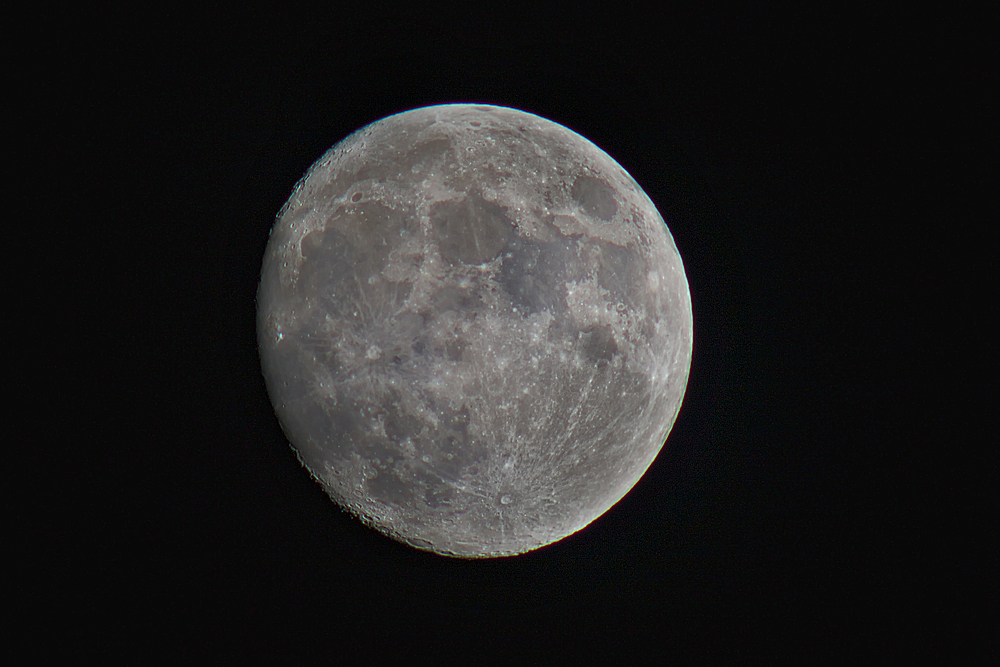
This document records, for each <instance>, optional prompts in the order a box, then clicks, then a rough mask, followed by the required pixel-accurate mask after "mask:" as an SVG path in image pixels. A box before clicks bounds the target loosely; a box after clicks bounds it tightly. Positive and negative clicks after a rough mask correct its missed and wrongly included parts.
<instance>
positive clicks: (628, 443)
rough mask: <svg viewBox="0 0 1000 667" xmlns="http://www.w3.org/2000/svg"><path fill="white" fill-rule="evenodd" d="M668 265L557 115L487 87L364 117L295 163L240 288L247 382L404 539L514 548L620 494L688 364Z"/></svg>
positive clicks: (627, 182) (647, 458) (359, 504)
mask: <svg viewBox="0 0 1000 667" xmlns="http://www.w3.org/2000/svg"><path fill="white" fill-rule="evenodd" d="M692 330H693V324H692V313H691V300H690V294H689V291H688V284H687V280H686V277H685V274H684V267H683V265H682V262H681V258H680V255H679V254H678V251H677V248H676V247H675V245H674V242H673V239H672V237H671V235H670V232H669V231H668V229H667V227H666V225H665V224H664V221H663V219H662V218H661V216H660V215H659V213H658V212H657V210H656V208H655V206H654V205H653V204H652V202H651V201H650V200H649V198H648V197H647V196H646V194H645V193H644V192H643V191H642V189H641V188H640V187H639V185H638V184H637V183H636V182H635V181H634V180H633V179H632V178H631V177H630V176H629V174H628V173H626V172H625V170H624V169H623V168H622V167H621V166H620V165H619V164H618V163H617V162H615V161H614V160H613V159H612V158H611V157H609V156H608V155H607V154H605V153H604V152H603V151H601V150H600V149H599V148H597V147H596V146H595V145H593V144H592V143H591V142H589V141H588V140H586V139H584V138H583V137H581V136H580V135H578V134H575V133H574V132H572V131H570V130H568V129H567V128H565V127H563V126H561V125H558V124H556V123H553V122H551V121H548V120H545V119H543V118H540V117H538V116H535V115H532V114H528V113H524V112H521V111H517V110H514V109H508V108H504V107H496V106H483V105H442V106H433V107H425V108H421V109H416V110H413V111H409V112H406V113H401V114H397V115H395V116H390V117H388V118H385V119H383V120H381V121H378V122H376V123H373V124H372V125H369V126H367V127H365V128H363V129H362V130H359V131H358V132H356V133H355V134H353V135H351V136H350V137H348V138H346V139H345V140H343V141H342V142H340V143H339V144H337V145H336V146H334V147H333V148H332V149H331V150H330V151H329V152H328V153H327V154H326V155H324V156H323V157H322V158H321V159H320V160H319V161H317V162H316V163H315V164H314V165H313V166H312V167H311V169H310V170H309V171H308V173H307V174H306V175H305V176H304V177H303V178H302V180H301V181H300V182H299V183H298V185H297V186H296V187H295V190H294V192H293V193H292V196H291V198H290V199H289V200H288V202H287V204H286V205H285V206H284V208H283V209H282V210H281V212H280V213H279V215H278V219H277V222H276V224H275V226H274V228H273V230H272V232H271V237H270V240H269V242H268V246H267V250H266V254H265V257H264V264H263V269H262V274H261V283H260V288H259V293H258V337H259V347H260V354H261V360H262V365H263V372H264V376H265V380H266V383H267V387H268V392H269V394H270V396H271V399H272V402H273V403H274V406H275V409H276V412H277V415H278V418H279V420H280V422H281V425H282V428H283V429H284V431H285V433H286V435H287V436H288V438H289V440H290V442H291V444H292V446H293V447H294V449H295V451H296V452H297V454H298V456H299V459H300V460H301V461H302V463H303V464H304V465H305V466H306V468H308V470H309V471H310V472H311V473H312V475H313V476H314V477H315V478H316V479H317V480H319V482H320V483H321V484H322V485H323V486H324V488H325V489H326V491H327V492H328V493H329V495H330V496H331V498H332V499H333V500H334V501H336V502H337V503H339V504H340V505H342V506H343V507H345V508H346V509H348V510H350V511H351V512H353V513H354V514H356V515H357V516H358V517H359V518H360V519H361V520H362V521H364V522H365V523H367V524H368V525H370V526H372V527H374V528H376V529H378V530H380V531H382V532H384V533H385V534H387V535H389V536H391V537H394V538H396V539H399V540H401V541H404V542H406V543H408V544H410V545H412V546H414V547H417V548H420V549H426V550H431V551H434V552H436V553H439V554H445V555H452V556H461V557H489V556H504V555H513V554H518V553H523V552H525V551H530V550H532V549H536V548H538V547H541V546H544V545H546V544H550V543H552V542H555V541H557V540H560V539H562V538H563V537H566V536H567V535H570V534H572V533H574V532H576V531H578V530H580V529H581V528H583V527H585V526H586V525H587V524H589V523H590V522H592V521H593V520H594V519H596V518H597V517H599V516H600V515H601V514H603V513H604V512H606V511H607V510H608V509H609V508H611V507H612V506H613V505H614V504H615V503H617V502H618V501H619V500H620V499H621V498H622V497H623V496H624V495H625V494H626V493H628V491H629V490H630V489H631V488H632V487H633V486H634V485H635V484H636V482H637V481H638V480H639V478H640V477H641V476H642V475H643V473H644V472H645V471H646V469H647V468H648V467H649V465H650V464H651V463H652V462H653V460H654V459H655V457H656V455H657V453H658V452H659V451H660V449H661V447H662V446H663V444H664V441H665V439H666V437H667V434H668V433H669V431H670V429H671V427H672V426H673V423H674V420H675V418H676V416H677V412H678V410H679V408H680V405H681V401H682V399H683V396H684V391H685V388H686V386H687V379H688V373H689V369H690V363H691V350H692Z"/></svg>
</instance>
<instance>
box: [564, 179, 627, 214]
mask: <svg viewBox="0 0 1000 667" xmlns="http://www.w3.org/2000/svg"><path fill="white" fill-rule="evenodd" d="M570 195H571V196H572V197H573V199H574V200H576V202H577V203H578V204H579V205H580V208H582V209H583V210H584V211H585V212H586V213H587V214H588V215H592V216H594V217H595V218H600V219H601V220H603V221H605V222H611V219H612V218H613V217H615V213H617V212H618V202H616V201H615V189H614V188H613V187H611V185H610V184H609V183H608V182H607V181H605V180H603V179H600V178H595V177H593V176H578V177H577V179H576V180H575V181H573V189H572V190H571V191H570Z"/></svg>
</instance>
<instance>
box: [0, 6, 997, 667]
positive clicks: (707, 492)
mask: <svg viewBox="0 0 1000 667" xmlns="http://www.w3.org/2000/svg"><path fill="white" fill-rule="evenodd" d="M368 4H369V3H358V4H357V5H356V7H355V8H353V9H342V8H336V7H331V8H327V9H324V10H321V11H318V12H315V11H310V12H304V11H298V12H289V11H287V10H284V9H283V10H280V11H270V12H256V11H251V12H249V13H248V12H247V10H246V9H245V8H240V9H239V10H238V11H234V10H230V9H220V8H218V7H215V6H213V7H212V8H210V9H205V10H202V11H200V12H197V11H196V12H188V13H180V12H176V11H170V10H167V11H164V12H163V13H161V14H154V13H151V14H149V15H148V16H146V17H145V18H142V19H138V18H135V17H130V16H127V15H125V16H110V15H109V16H105V17H101V21H100V22H101V23H103V30H102V31H101V32H99V33H88V32H87V31H85V30H78V29H77V27H76V26H75V25H73V24H74V20H75V18H79V19H80V21H81V24H83V23H84V19H85V18H88V19H89V18H90V17H84V16H82V15H81V16H80V17H70V20H68V21H66V23H65V25H63V26H62V28H61V31H58V32H57V33H56V34H54V35H47V36H46V37H45V39H44V40H42V43H43V44H44V45H45V46H44V48H42V49H41V52H43V53H44V54H45V55H46V59H45V62H47V63H49V69H50V72H49V73H48V74H47V76H46V77H43V78H39V79H35V78H34V77H30V79H31V81H30V86H29V88H30V89H31V90H33V91H35V92H36V93H38V95H41V96H42V97H37V98H31V100H29V104H28V105H27V107H26V110H25V111H24V112H23V119H28V117H29V116H33V115H35V114H36V113H39V114H41V113H43V111H54V113H55V114H56V115H57V116H58V117H59V118H61V120H60V122H59V125H58V127H59V128H60V131H59V133H58V136H57V137H56V141H55V144H54V145H53V148H54V149H55V148H56V147H57V149H58V153H55V154H54V155H52V156H51V157H50V156H46V158H45V162H46V163H47V164H49V165H50V167H51V164H52V163H53V161H55V163H57V164H61V165H63V166H64V173H65V175H66V178H64V179H62V180H61V181H60V184H59V188H57V190H58V192H59V194H60V195H63V196H65V197H66V200H67V201H68V202H69V201H73V200H75V201H76V202H77V203H76V206H75V207H70V208H69V209H68V210H69V211H73V210H76V211H79V210H81V209H83V208H84V206H83V202H93V201H96V200H100V201H101V203H102V204H103V206H101V207H99V210H101V211H102V213H101V214H100V215H98V216H95V217H96V219H95V220H94V221H93V222H92V223H91V222H89V221H88V223H87V224H86V225H85V226H81V225H79V224H78V223H79V220H76V219H74V218H75V217H79V216H74V215H73V214H72V213H67V209H65V208H63V207H61V206H60V205H59V204H58V203H57V202H56V201H55V197H53V200H52V202H51V203H48V204H47V205H48V207H49V209H48V210H47V211H46V212H47V213H49V214H52V216H53V217H54V218H55V219H57V220H59V221H60V222H59V224H66V225H67V228H68V229H72V230H73V232H72V233H70V234H56V235H53V237H52V238H49V239H47V240H46V245H45V249H46V251H47V252H49V253H50V255H49V256H52V257H58V258H59V263H58V264H57V265H55V269H54V270H53V268H52V266H49V268H44V269H43V268H36V269H35V272H34V273H33V274H29V275H28V278H27V282H28V283H29V284H33V285H38V286H41V287H42V289H43V290H44V289H45V286H46V285H48V283H47V282H46V281H47V280H50V281H52V283H51V284H52V286H53V289H51V290H50V291H48V292H46V293H47V294H49V295H50V296H49V297H47V298H54V299H56V300H57V302H58V303H59V304H61V305H60V307H59V308H58V309H50V308H48V306H45V307H43V308H40V309H39V312H40V313H42V315H40V316H39V317H41V319H40V320H38V321H39V323H40V326H39V332H38V333H37V336H36V340H41V341H43V347H45V349H46V350H47V352H46V353H45V354H40V355H37V357H36V358H35V359H34V363H35V365H36V370H35V373H36V375H35V377H39V378H46V379H47V380H49V381H47V382H43V383H42V384H43V385H44V389H43V390H40V391H39V393H38V394H37V396H39V397H42V398H43V399H44V400H45V401H46V403H44V404H45V405H51V406H54V407H55V408H58V409H54V410H53V414H57V415H60V416H58V417H54V418H52V419H51V420H50V419H47V418H46V419H43V420H42V423H40V424H38V425H37V426H36V428H37V431H35V433H36V436H35V438H36V441H37V440H38V439H39V437H40V441H41V442H42V443H44V444H45V446H44V447H40V448H36V449H35V452H36V455H40V456H41V458H42V459H43V462H42V463H41V465H44V466H47V469H50V470H52V471H53V472H54V473H55V474H56V476H53V475H49V476H48V483H47V484H39V485H37V486H35V489H36V493H35V494H33V496H30V497H32V498H33V500H31V501H30V502H28V503H27V504H26V505H25V508H24V509H20V506H19V509H18V510H17V512H16V516H15V519H17V520H19V521H20V522H21V523H22V524H23V525H22V527H25V528H27V535H28V540H27V542H26V544H27V545H28V547H29V548H28V549H27V550H26V552H25V553H27V554H28V558H27V561H28V567H27V568H26V569H25V571H24V576H23V577H21V576H18V577H17V581H16V582H15V584H16V586H17V591H18V592H19V593H23V595H24V600H25V604H24V605H18V607H19V609H21V614H20V621H19V623H20V624H19V625H18V629H19V631H20V630H21V629H23V633H22V636H25V637H34V636H35V635H36V634H40V635H43V636H44V637H45V640H44V641H42V642H40V643H39V644H36V646H37V647H38V648H39V650H48V651H52V652H56V653H59V652H62V651H73V650H82V649H87V648H91V647H92V648H96V649H100V650H103V651H108V652H110V653H112V654H114V653H120V654H121V655H129V656H143V655H146V654H154V653H156V654H162V653H161V652H162V651H167V652H168V653H171V654H173V653H181V654H186V655H189V656H192V657H194V656H201V655H218V656H223V655H226V656H230V655H233V651H239V652H242V651H249V652H251V653H254V654H259V655H272V654H273V655H276V656H280V655H285V656H288V655H291V654H297V653H299V652H305V653H311V652H313V651H319V652H320V653H319V655H320V656H323V657H325V658H326V659H328V660H329V661H331V662H346V663H355V662H359V663H368V662H380V661H382V660H385V659H388V658H390V657H391V658H396V659H398V658H408V657H413V658H415V657H416V656H418V655H420V654H421V653H423V652H429V653H431V654H433V655H435V656H437V657H439V658H440V659H442V660H445V661H447V662H453V661H454V662H458V661H462V662H467V661H480V660H483V661H486V662H490V661H492V660H498V661H506V662H510V661H513V660H521V661H523V662H524V663H526V664H530V663H534V662H536V661H537V660H541V661H543V662H546V661H550V660H554V659H577V660H584V661H591V660H597V659H601V660H602V661H603V660H608V659H611V658H615V657H617V658H618V659H630V660H632V659H638V658H640V657H643V658H645V657H649V658H655V659H667V660H669V659H671V658H678V659H697V660H711V659H712V658H718V657H721V656H727V657H729V658H732V657H735V658H737V659H739V658H742V659H768V658H772V657H776V656H796V655H801V656H812V655H828V654H838V655H839V654H843V653H845V652H846V653H847V654H849V655H858V656H864V655H872V654H874V655H880V656H881V655H890V654H894V653H899V652H904V653H910V652H912V653H915V654H916V653H920V654H926V653H927V652H932V653H933V652H940V653H942V654H946V655H956V654H955V653H954V651H956V650H957V651H960V652H962V653H964V654H968V655H988V654H992V655H995V653H996V636H997V635H996V624H995V621H989V620H988V619H989V618H990V617H989V615H988V612H990V611H992V612H993V613H994V614H995V612H996V589H995V587H993V585H992V584H991V583H990V578H989V577H988V572H987V565H988V563H989V564H990V565H994V566H995V564H994V563H993V562H991V561H990V560H989V558H988V557H987V555H986V551H987V548H988V546H989V545H990V542H991V541H990V540H989V539H987V537H986V535H987V534H988V531H986V530H985V528H984V525H985V524H986V523H988V521H987V517H988V515H991V513H990V512H987V511H986V508H987V506H988V505H987V504H986V502H985V501H986V495H985V494H984V493H982V492H981V490H982V489H983V488H984V487H982V486H981V483H982V481H983V480H984V478H985V476H989V477H990V479H993V478H994V477H995V473H994V469H993V468H992V467H990V466H992V461H993V458H992V451H990V452H989V453H986V451H985V450H984V449H983V448H984V447H985V446H986V445H987V443H988V440H987V436H986V431H985V429H982V430H977V427H973V426H970V423H971V421H972V420H974V419H975V418H977V417H981V416H983V415H984V414H985V411H986V406H987V401H988V399H989V398H990V393H989V392H987V393H986V394H983V393H980V392H979V391H972V392H970V391H969V389H968V388H969V387H975V386H978V383H979V382H981V381H984V380H985V370H986V368H985V367H986V366H987V364H986V362H985V360H984V359H982V358H979V357H977V356H976V354H975V353H974V352H973V351H972V343H974V342H976V338H977V337H978V336H982V335H983V334H981V333H979V332H982V331H983V330H984V327H985V326H986V323H987V322H988V309H981V310H978V311H967V310H966V305H967V304H968V303H969V302H972V301H973V300H974V299H975V298H976V297H975V296H974V293H975V292H976V290H977V289H980V288H981V284H979V283H978V280H977V279H976V278H975V276H974V272H975V271H976V270H978V268H977V267H978V264H977V262H976V261H974V260H972V259H971V258H970V259H968V260H967V261H955V258H956V257H959V256H963V255H966V254H967V253H968V252H969V250H968V249H969V248H970V246H975V245H976V244H978V243H981V241H978V240H977V234H978V232H977V231H976V229H977V228H976V227H975V225H974V224H973V222H971V221H970V220H971V219H970V218H969V217H968V216H967V215H966V214H965V213H963V209H962V206H963V203H964V202H965V201H966V200H967V199H968V198H969V196H970V193H972V192H974V191H976V190H977V189H978V188H981V187H983V186H985V183H986V177H987V176H986V174H987V172H985V171H976V170H974V169H969V166H970V165H971V164H973V163H975V162H976V161H978V160H982V159H983V158H984V156H985V149H984V148H983V147H982V144H981V142H979V141H975V140H973V134H972V128H973V127H974V126H976V125H978V124H980V123H982V122H983V121H984V120H985V119H986V117H987V116H986V108H985V106H984V105H983V100H982V99H980V98H982V97H984V93H983V91H982V90H981V89H980V87H979V86H980V82H981V81H982V80H983V78H984V74H983V73H982V68H983V67H984V65H983V58H982V56H983V55H984V54H985V53H986V48H985V41H982V40H979V39H978V37H977V36H976V35H975V33H974V31H972V30H970V28H971V27H972V26H974V24H975V19H974V17H960V16H952V17H951V18H949V19H948V20H947V21H945V20H943V19H941V18H940V17H937V16H934V15H931V14H928V15H923V16H921V15H917V14H914V13H913V12H912V11H911V12H910V13H908V14H907V16H906V18H905V19H899V18H898V17H895V16H888V15H886V16H883V15H879V14H875V13H859V14H855V15H849V16H848V15H842V14H839V13H837V12H832V11H831V12H823V11H812V13H806V12H784V13H774V14H772V15H763V14H762V15H754V16H750V15H741V14H724V13H721V12H719V13H717V14H712V13H710V12H708V13H703V14H700V15H698V16H681V15H677V14H676V13H675V14H668V13H664V14H658V13H656V12H651V11H650V12H645V13H641V14H636V13H634V11H635V10H634V9H632V8H630V7H626V6H615V7H609V8H607V9H605V10H604V11H592V12H582V13H581V12H580V11H579V10H574V11H572V12H569V13H567V11H568V10H567V11H558V12H543V11H539V10H538V9H535V8H532V9H523V10H520V11H515V10H513V9H509V8H506V7H499V6H498V7H496V8H495V9H494V10H491V11H484V12H482V13H479V14H476V15H472V14H469V15H465V14H461V13H459V14H452V13H451V12H450V11H447V12H446V11H445V10H443V9H432V8H428V7H423V6H419V7H414V8H412V9H409V10H399V9H393V10H392V11H389V10H375V9H371V8H370V7H368ZM45 32H46V31H45V30H41V29H39V35H42V34H43V33H45ZM977 40H978V41H977ZM49 80H51V82H52V85H53V86H65V87H66V90H68V91H70V92H68V93H66V94H65V95H64V94H60V95H57V96H55V97H45V96H44V95H45V94H46V91H47V87H48V85H49V84H48V83H47V81H49ZM40 100H51V101H50V102H43V101H40ZM447 102H481V103H489V104H499V105H505V106H512V107H516V108H519V109H522V110H525V111H529V112H532V113H535V114H538V115H541V116H544V117H546V118H549V119H551V120H554V121H556V122H558V123H561V124H563V125H566V126H567V127H569V128H571V129H573V130H575V131H576V132H578V133H580V134H582V135H583V136H585V137H587V138H589V139H590V140H592V141H593V142H594V143H596V144H597V145H598V146H600V147H601V148H603V149H604V150H605V151H607V152H608V153H609V154H610V155H611V156H612V157H613V158H615V159H616V160H617V161H618V162H619V163H621V164H622V165H623V166H624V167H625V169H626V170H627V171H629V172H630V173H631V174H632V175H633V177H635V179H636V180H637V181H638V182H639V183H640V184H641V185H642V186H643V188H644V189H645V190H646V192H647V194H649V196H650V197H651V198H652V200H653V201H654V202H655V203H656V205H657V207H658V208H659V210H660V212H661V213H662V214H663V216H664V218H665V219H666V220H667V223H668V225H669V227H670V230H671V232H672V234H673V236H674V239H675V241H676V243H677V246H678V248H679V250H680V252H681V255H682V257H683V260H684V263H685V267H686V270H687V274H688V280H689V282H690V286H691V293H692V300H693V305H694V317H695V348H694V359H693V364H692V369H691V380H690V383H689V385H688V391H687V395H686V398H685V401H684V404H683V407H682V409H681V413H680V416H679V419H678V421H677V423H676V425H675V426H674V429H673V432H672V433H671V435H670V438H669V440H668V442H667V445H666V447H665V448H664V450H663V452H662V453H661V454H660V456H659V458H658V459H657V460H656V462H655V463H654V464H653V466H652V467H651V468H650V470H649V471H648V473H647V474H646V476H645V477H644V478H643V479H642V480H641V481H640V483H639V484H638V485H637V486H636V487H635V488H634V489H633V491H632V492H631V493H630V494H629V495H628V496H626V497H625V498H624V499H623V500H622V501H621V502H620V503H619V504H618V505H616V506H615V507H614V508H613V509H612V510H611V511H609V512H608V513H607V514H606V515H605V516H603V517H601V518H600V519H599V520H597V521H596V522H594V523H593V524H592V525H591V526H589V527H588V528H587V529H585V530H583V531H581V532H580V533H578V534H576V535H573V536H571V537H569V538H567V539H565V540H563V541H561V542H559V543H557V544H554V545H551V546H549V547H546V548H544V549H541V550H538V551H536V552H533V553H530V554H526V555H523V556H520V557H516V558H507V559H497V560H486V561H461V560H451V559H445V558H442V557H438V556H434V555H431V554H427V553H422V552H418V551H415V550H413V549H411V548H408V547H405V546H403V545H400V544H397V543H395V542H392V541H391V540H389V539H386V538H383V537H381V536H380V535H378V534H376V533H374V532H372V531H370V530H368V529H366V528H364V527H363V526H361V525H360V524H359V523H358V522H356V521H355V520H353V519H351V518H350V517H349V516H348V515H346V514H344V513H342V512H340V511H339V510H338V509H337V508H336V507H335V506H334V505H333V504H332V503H331V502H330V501H329V500H328V499H327V498H326V496H325V495H324V493H323V491H322V489H321V488H320V486H319V485H318V484H316V483H314V482H313V481H311V480H310V478H309V476H308V474H307V473H306V471H305V470H304V469H302V468H301V467H300V466H299V464H298V463H297V461H296V459H295V456H294V454H293V452H292V451H291V449H290V448H289V447H288V444H287V441H286V439H285V438H284V436H283V434H282V432H281V430H280V427H279V425H278V423H277V420H276V418H275V416H274V414H273V412H272V410H271V407H270V403H269V401H268V397H267V395H266V392H265V388H264V384H263V381H262V377H261V374H260V370H259V361H258V358H257V351H256V340H255V319H254V308H255V304H254V298H255V290H256V285H257V280H258V272H259V267H260V262H261V257H262V254H263V251H264V247H265V244H266V241H267V236H268V231H269V229H270V226H271V225H272V224H273V222H274V216H275V214H276V213H277V211H278V209H279V208H280V207H281V205H282V204H283V203H284V201H285V199H286V198H287V197H288V195H289V194H290V192H291V189H292V187H293V186H294V184H295V182H296V181H297V180H298V179H299V178H300V177H301V176H302V174H303V173H304V172H305V170H306V169H307V168H308V167H309V165H310V164H312V162H313V161H314V160H316V159H317V158H318V157H320V155H322V154H323V152H325V151H326V150H327V149H328V148H329V147H330V146H332V145H333V144H334V143H336V142H337V141H339V140H340V139H342V138H343V137H345V136H346V135H348V134H349V133H351V132H353V131H354V130H355V129H358V128H359V127H361V126H363V125H366V124H367V123H369V122H372V121H374V120H377V119H379V118H382V117H385V116H387V115H390V114H393V113H397V112H401V111H405V110H408V109H412V108H415V107H419V106H424V105H428V104H435V103H447ZM50 105H51V106H53V107H54V109H46V107H49V106H50ZM25 171H26V176H25V179H26V180H29V181H33V180H36V179H37V178H38V176H37V175H36V173H35V172H31V173H27V171H28V170H25ZM94 210H98V209H97V208H95V209H94ZM975 224H981V223H975ZM32 229H34V228H32ZM15 233H17V232H15ZM30 233H35V232H25V233H24V234H23V236H18V237H17V240H24V241H28V242H31V241H32V239H34V238H35V237H33V236H31V237H29V234H30ZM36 247H37V246H36ZM56 287H58V289H56ZM51 295H56V296H54V297H52V296H51ZM56 310H57V312H58V316H54V315H53V312H55V311H56ZM970 312H971V313H976V312H978V313H980V314H970ZM995 386H996V381H995V379H994V380H993V381H992V387H993V389H994V390H995ZM66 406H69V407H68V411H67V412H66V414H65V416H62V415H63V412H64V411H63V410H62V408H65V407H66ZM66 433H73V434H74V435H73V437H71V438H69V439H67V438H66V437H65V434H66ZM67 443H68V444H67ZM990 447H991V449H992V448H994V447H995V443H994V444H992V445H990ZM980 474H981V475H982V476H980ZM41 489H44V490H41ZM36 545H37V546H38V547H39V548H38V549H34V548H33V547H34V546H36ZM994 574H995V573H994ZM18 599H19V600H20V598H18ZM994 618H995V616H994Z"/></svg>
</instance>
